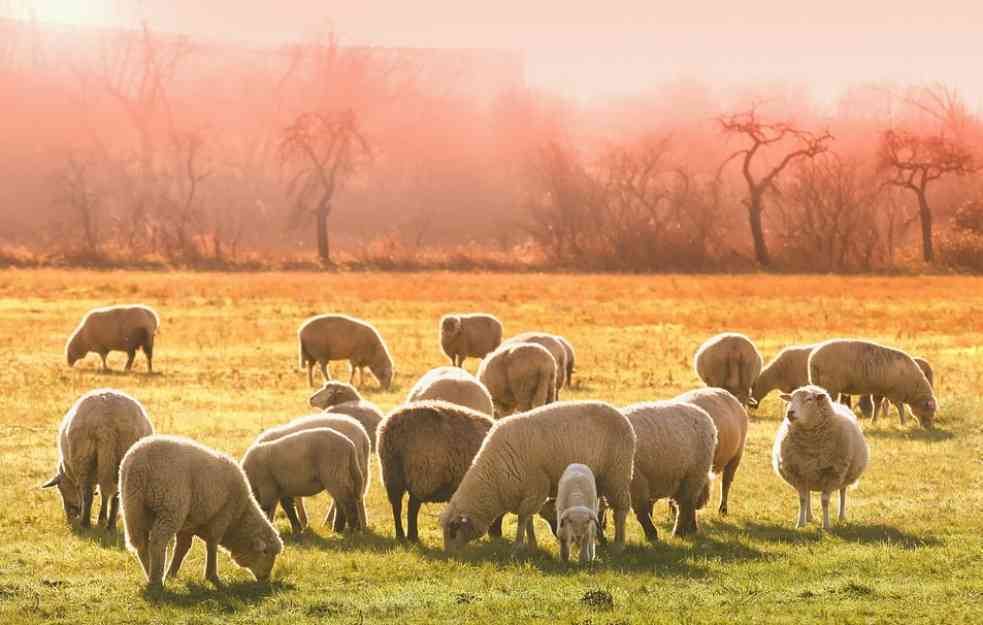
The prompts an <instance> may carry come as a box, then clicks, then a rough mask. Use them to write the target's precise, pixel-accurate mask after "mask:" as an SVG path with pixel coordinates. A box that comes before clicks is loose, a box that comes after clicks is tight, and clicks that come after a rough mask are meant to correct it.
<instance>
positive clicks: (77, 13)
mask: <svg viewBox="0 0 983 625" xmlns="http://www.w3.org/2000/svg"><path fill="white" fill-rule="evenodd" d="M28 6H29V8H30V9H31V10H33V12H34V15H35V16H36V17H37V19H38V20H39V21H41V22H58V23H61V24H71V25H75V26H103V25H105V24H106V23H107V22H108V21H109V17H110V16H109V11H108V7H107V6H106V2H105V1H104V0H33V1H32V2H29V3H28Z"/></svg>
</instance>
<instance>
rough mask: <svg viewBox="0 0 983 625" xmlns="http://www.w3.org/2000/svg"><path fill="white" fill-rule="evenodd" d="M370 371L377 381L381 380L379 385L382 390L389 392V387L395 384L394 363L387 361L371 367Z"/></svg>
mask: <svg viewBox="0 0 983 625" xmlns="http://www.w3.org/2000/svg"><path fill="white" fill-rule="evenodd" d="M369 370H370V371H372V375H374V376H375V379H376V380H379V384H380V385H381V386H382V389H383V390H386V391H388V390H389V387H390V386H392V383H393V366H392V363H391V362H389V361H386V362H383V363H381V364H378V365H374V366H371V367H369Z"/></svg>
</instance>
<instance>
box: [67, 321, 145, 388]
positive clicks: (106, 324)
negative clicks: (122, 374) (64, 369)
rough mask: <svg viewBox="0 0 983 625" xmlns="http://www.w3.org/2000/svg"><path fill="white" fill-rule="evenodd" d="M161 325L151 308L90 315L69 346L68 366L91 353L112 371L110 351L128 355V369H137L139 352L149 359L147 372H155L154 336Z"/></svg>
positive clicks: (69, 340) (76, 331)
mask: <svg viewBox="0 0 983 625" xmlns="http://www.w3.org/2000/svg"><path fill="white" fill-rule="evenodd" d="M159 326H160V318H159V317H158V316H157V313H156V312H154V310H153V309H152V308H150V307H149V306H144V305H142V304H134V305H121V306H106V307H104V308H95V309H93V310H90V311H89V312H88V313H86V315H85V317H83V318H82V321H81V323H79V325H78V327H77V328H75V331H74V332H72V335H71V336H70V337H69V338H68V342H67V343H65V357H66V358H67V360H68V366H69V367H71V366H74V365H75V362H76V361H78V360H79V359H81V358H85V356H86V355H87V354H88V353H89V352H95V353H97V354H99V357H100V358H101V359H102V368H103V370H104V371H105V370H108V369H109V365H107V364H106V356H107V355H108V354H109V352H116V351H122V352H126V370H127V371H129V370H130V369H132V368H133V359H134V358H135V357H136V353H137V350H138V349H143V353H144V355H145V356H146V357H147V371H150V372H153V370H154V364H153V361H154V336H155V335H156V334H157V328H158V327H159Z"/></svg>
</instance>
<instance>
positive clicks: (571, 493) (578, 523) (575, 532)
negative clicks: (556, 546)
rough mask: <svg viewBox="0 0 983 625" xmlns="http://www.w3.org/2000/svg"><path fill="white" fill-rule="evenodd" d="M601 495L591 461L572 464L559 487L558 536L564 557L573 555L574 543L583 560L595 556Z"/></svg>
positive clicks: (561, 553) (566, 558) (557, 492)
mask: <svg viewBox="0 0 983 625" xmlns="http://www.w3.org/2000/svg"><path fill="white" fill-rule="evenodd" d="M597 513H598V498H597V484H596V482H595V480H594V473H593V471H591V470H590V467H588V466H587V465H583V464H579V463H574V464H571V465H570V466H568V467H567V468H566V469H565V470H564V471H563V475H561V476H560V482H559V484H558V485H557V487H556V518H557V530H556V537H557V539H559V541H560V559H561V560H563V561H564V562H567V561H568V560H569V559H570V546H571V545H576V546H577V547H578V549H579V550H580V562H581V563H582V564H583V563H587V562H590V561H592V560H593V559H594V543H595V541H596V539H597V532H598V530H599V529H600V521H599V520H598V518H597Z"/></svg>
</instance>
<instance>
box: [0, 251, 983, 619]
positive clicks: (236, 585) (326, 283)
mask: <svg viewBox="0 0 983 625" xmlns="http://www.w3.org/2000/svg"><path fill="white" fill-rule="evenodd" d="M981 286H983V281H980V280H978V279H971V278H856V279H844V278H828V277H801V276H784V277H767V276H741V277H695V278H694V277H673V276H664V277H616V276H580V277H577V276H556V275H549V276H539V275H515V276H510V275H487V276H486V275H465V274H428V275H415V274H398V275H390V274H336V275H318V274H306V275H305V274H290V275H277V274H253V275H223V274H188V273H165V274H151V273H127V272H113V273H108V272H106V273H101V272H67V271H54V270H41V271H7V272H0V358H2V362H3V363H4V365H5V366H4V371H3V373H2V374H0V497H2V501H3V503H4V505H3V506H2V507H0V623H51V624H56V623H65V624H69V623H70V624H72V625H80V624H98V625H109V624H112V623H199V624H207V623H267V622H268V623H290V624H291V625H301V624H304V623H325V622H327V623H438V622H439V623H444V622H446V623H513V622H522V623H528V622H560V623H593V624H595V625H607V624H615V623H639V624H641V623H719V622H752V621H753V622H759V623H814V622H822V623H826V622H836V623H905V624H906V625H907V624H911V623H973V622H983V421H981V419H980V418H979V414H980V409H981V407H983V400H981V399H980V395H979V392H978V389H980V388H981V382H983V379H981V378H983V367H981V364H983V357H981V356H983V351H981V348H980V347H979V346H980V345H983V324H981V322H980V318H981V313H983V289H981ZM126 301H140V302H145V303H148V304H151V305H153V306H154V307H155V308H157V310H158V311H159V312H160V313H161V317H162V330H161V334H160V336H159V341H158V357H157V361H156V363H155V364H156V366H157V367H158V368H159V370H160V374H159V375H154V376H148V375H146V374H145V373H143V371H142V369H143V367H144V363H143V361H142V360H140V357H138V361H137V369H139V370H140V371H137V372H135V373H132V374H121V373H111V374H101V373H99V372H98V371H97V366H98V358H97V357H96V356H95V355H90V357H89V358H88V359H86V360H85V361H84V362H82V363H80V364H79V365H76V368H75V369H69V368H68V367H67V366H66V364H65V361H64V357H63V346H64V341H65V338H66V337H67V335H68V333H69V332H70V331H71V330H72V329H73V328H74V326H75V324H76V323H77V321H78V319H79V317H80V316H81V315H82V314H83V313H84V311H86V310H87V309H89V308H91V307H94V306H97V305H104V304H108V303H121V302H126ZM453 310H486V311H489V312H492V313H495V314H497V315H498V316H499V317H500V318H501V319H503V321H504V322H505V325H506V334H509V335H510V334H514V333H518V332H520V331H524V330H528V329H544V330H549V331H554V332H557V333H562V334H564V335H565V336H567V337H568V338H570V339H571V340H572V341H573V342H574V344H575V346H576V348H577V352H578V372H577V374H576V375H575V380H576V381H575V386H574V388H573V389H572V391H571V392H568V393H566V394H565V398H568V399H569V398H597V399H604V400H607V401H610V402H612V403H614V404H616V405H624V404H628V403H632V402H635V401H640V400H648V399H660V398H666V397H671V396H672V395H675V394H676V393H678V392H681V391H683V390H686V389H689V388H691V387H693V386H695V385H696V384H697V382H696V379H695V377H694V375H693V373H692V371H691V368H690V359H691V356H692V353H693V351H694V350H695V349H696V347H697V346H698V345H699V343H700V342H701V341H702V340H704V339H705V338H706V337H707V336H709V335H711V334H713V333H716V332H719V331H723V330H740V331H744V332H746V333H748V334H749V335H750V336H751V337H752V338H754V340H755V341H756V342H757V344H758V346H759V348H760V349H761V350H762V352H763V353H764V355H765V357H766V358H770V357H771V356H772V355H774V353H775V352H776V351H777V350H778V349H779V348H780V347H782V346H784V345H787V344H789V343H793V342H804V341H812V340H817V339H821V338H828V337H831V336H864V337H868V338H872V339H875V340H881V341H885V342H888V343H890V344H893V345H897V346H900V347H902V348H904V349H907V350H909V351H910V352H911V353H914V354H918V355H923V356H925V357H927V358H928V359H929V360H930V361H931V362H932V363H933V365H934V367H935V371H936V379H937V384H938V396H939V400H940V403H941V412H940V415H939V430H938V431H936V432H931V433H928V432H924V431H921V430H918V429H917V428H915V427H914V426H912V425H908V426H906V427H902V426H900V425H898V423H897V419H896V417H893V418H892V419H890V420H883V421H880V422H878V423H877V424H875V425H871V424H870V423H865V424H864V428H865V431H866V434H867V437H868V441H869V443H870V447H871V462H870V465H869V467H868V470H867V473H866V474H865V475H864V477H863V479H862V481H861V483H860V485H859V487H858V488H856V489H855V490H852V491H851V492H850V519H849V521H848V522H847V523H845V524H842V525H836V527H835V529H834V530H833V531H832V532H830V533H828V534H827V533H823V532H821V531H820V530H819V529H818V528H817V526H815V525H813V526H811V527H809V528H807V529H802V530H796V529H793V524H794V520H795V515H796V512H797V501H796V496H795V494H794V492H793V491H792V490H791V489H790V488H789V487H788V486H786V485H785V484H784V483H783V482H782V481H781V480H780V479H779V478H778V477H776V476H775V475H774V474H773V473H772V470H771V465H770V452H771V443H772V440H773V437H774V433H775V430H776V429H777V427H778V423H779V421H778V414H779V405H778V400H777V397H776V396H775V395H774V394H773V395H772V396H770V397H769V398H768V400H767V401H766V402H765V405H764V406H763V408H762V409H760V410H759V411H758V412H757V414H756V415H755V418H754V421H753V423H752V425H751V432H750V436H749V440H748V451H747V453H746V454H745V459H744V463H743V465H742V466H741V469H740V470H739V471H738V474H737V479H736V481H735V485H734V488H733V490H732V493H731V503H730V510H731V514H730V516H729V517H727V518H725V519H724V518H721V517H719V516H718V515H717V513H716V511H715V510H716V498H717V488H718V487H716V485H715V489H714V498H713V500H712V501H711V505H710V506H709V507H708V508H707V509H706V510H704V511H702V513H701V523H702V532H701V534H700V535H699V536H697V537H696V538H693V539H691V540H682V539H674V538H671V537H669V536H668V531H669V529H670V526H669V523H668V521H667V518H666V507H665V505H664V504H660V505H659V506H657V508H656V521H657V525H658V527H659V529H660V533H661V534H662V539H661V540H660V542H658V543H656V544H646V543H645V542H644V541H643V539H642V535H641V530H640V528H639V526H638V525H637V523H636V522H635V521H634V519H633V518H630V519H629V547H628V549H627V551H626V552H625V553H624V554H621V555H614V554H611V553H608V552H607V551H605V550H603V549H602V550H600V551H599V561H598V562H596V563H595V564H594V565H593V566H592V567H591V568H589V569H582V568H580V567H578V566H573V565H571V566H565V565H563V564H562V563H560V562H559V561H558V559H557V548H556V544H555V541H554V540H553V538H552V536H551V535H550V533H549V530H548V528H547V527H546V525H545V524H544V523H542V522H541V521H537V523H538V525H537V530H538V535H539V538H540V545H541V550H540V551H539V552H536V553H534V554H530V555H527V556H525V557H520V558H514V557H512V555H511V553H510V548H509V545H508V544H507V543H506V542H503V541H492V540H489V539H487V538H486V539H483V540H481V541H479V542H477V543H473V544H471V545H469V546H468V548H467V549H465V550H464V551H463V552H462V553H461V554H460V555H459V556H457V557H453V558H451V557H447V556H445V554H444V553H443V552H442V550H441V539H440V534H439V532H438V530H437V520H436V516H437V514H438V513H439V511H440V509H441V506H438V505H427V506H425V507H424V509H423V512H422V513H421V521H420V525H421V534H422V543H423V544H422V546H404V545H400V544H398V543H397V542H395V541H394V540H393V530H392V520H391V516H390V512H389V506H388V503H387V502H386V501H385V497H384V494H383V490H382V488H380V486H379V483H378V480H377V476H378V472H377V465H376V464H373V484H372V488H371V490H370V493H369V498H368V502H367V504H368V512H369V523H370V531H369V532H368V533H367V534H365V535H362V536H355V537H344V536H336V535H334V534H332V533H331V532H329V531H328V530H327V529H325V528H323V527H321V526H320V522H319V521H320V519H321V518H323V515H324V512H325V510H326V507H327V497H326V496H323V495H322V496H320V497H318V498H316V499H314V500H311V501H310V502H309V510H310V511H311V518H312V519H316V520H317V522H315V524H314V527H313V529H312V530H309V531H308V532H305V533H304V534H303V535H301V536H299V537H297V536H292V535H291V533H290V529H289V524H288V523H287V522H286V520H285V519H283V518H282V517H279V518H278V519H277V522H276V524H277V527H278V528H279V529H280V530H281V532H283V536H284V541H285V544H286V548H285V551H284V553H283V554H282V556H281V557H280V559H279V560H278V561H277V565H276V567H275V568H274V571H273V582H272V583H271V584H268V585H267V584H258V583H255V582H253V581H251V577H250V576H249V574H248V572H246V571H244V570H241V569H238V568H237V567H236V566H235V565H234V564H233V563H232V561H231V559H230V558H228V556H227V555H224V554H222V555H220V558H219V574H220V575H221V576H222V577H223V579H225V580H226V581H227V582H228V583H229V586H228V588H227V589H226V590H223V591H219V590H215V589H213V588H212V587H211V586H210V585H209V584H207V583H206V582H205V581H204V577H203V574H202V568H203V565H204V546H203V545H202V544H201V543H196V544H195V546H194V547H193V548H192V551H191V553H190V554H189V556H188V559H187V560H186V562H185V564H184V567H183V569H182V573H181V575H180V577H179V578H177V579H174V580H168V582H167V590H166V592H165V594H164V595H163V596H162V597H160V598H151V597H149V596H147V595H145V593H144V584H145V580H144V578H143V574H142V572H141V570H140V566H139V564H138V562H137V560H136V559H135V557H133V555H132V554H130V553H128V552H127V551H126V550H125V548H124V545H123V539H122V532H121V531H120V532H119V533H117V534H115V535H106V534H105V533H104V532H103V531H101V530H91V531H73V530H72V529H71V528H69V527H68V526H67V525H66V523H65V519H64V514H63V513H62V511H61V503H60V501H59V500H58V497H57V495H56V494H55V493H54V492H52V491H41V490H39V489H38V488H37V485H38V484H40V483H41V482H43V481H44V479H45V478H47V477H48V476H49V475H50V473H51V472H52V470H53V469H54V466H55V460H56V457H57V451H56V445H55V439H56V432H57V427H58V423H59V421H60V420H61V418H62V415H63V414H64V412H65V410H66V409H67V408H68V407H69V406H70V405H71V403H72V402H73V401H74V400H75V399H76V398H77V397H78V395H79V394H81V393H82V392H84V391H86V390H89V389H91V388H94V387H99V386H113V387H117V388H120V389H123V390H126V391H127V392H130V393H132V394H133V395H134V396H136V397H138V398H139V399H140V400H141V401H142V402H143V403H144V405H145V406H146V407H147V409H148V411H149V412H150V414H151V418H152V420H153V421H154V423H155V425H156V427H157V429H158V431H160V432H166V433H175V434H181V435H186V436H191V437H194V438H196V439H198V440H200V441H202V442H203V443H205V444H208V445H211V446H214V447H216V448H219V449H222V450H225V451H227V452H229V453H231V454H233V455H235V456H237V457H238V456H241V454H242V452H243V451H244V450H245V449H246V447H247V446H248V444H249V443H250V441H251V440H252V439H253V438H254V437H255V435H256V434H257V433H258V432H260V431H261V430H262V429H263V428H265V427H269V426H271V425H274V424H278V423H281V422H283V421H286V420H288V419H290V418H292V417H295V416H299V415H302V414H307V413H308V412H309V409H308V407H307V397H308V395H309V394H310V390H309V389H308V388H307V385H306V376H305V374H304V373H303V372H301V371H299V370H297V369H296V361H297V357H296V338H295V337H296V334H295V333H296V328H297V326H298V324H299V323H300V322H301V321H302V320H303V319H304V318H306V317H307V316H308V315H311V314H315V313H319V312H329V311H342V312H347V313H350V314H353V315H356V316H359V317H363V318H366V319H370V320H372V321H373V322H375V323H376V324H377V325H378V327H379V328H380V330H381V331H382V333H383V335H384V336H385V337H386V339H387V341H388V343H389V345H390V348H391V349H392V351H393V352H394V355H395V358H396V361H397V376H396V380H395V383H394V388H393V389H392V390H391V391H390V392H386V393H382V392H379V391H378V389H377V387H376V386H375V385H374V383H373V384H372V385H370V386H369V387H368V388H367V389H366V394H367V396H368V398H369V399H371V400H373V401H376V402H377V403H379V404H380V405H381V406H382V407H383V408H385V409H390V408H392V407H393V406H395V405H396V404H397V403H398V402H399V400H400V398H401V397H402V396H404V395H405V393H406V391H407V390H408V389H409V387H410V386H411V385H412V383H413V381H414V380H415V379H416V378H417V377H418V376H419V375H421V374H422V373H423V372H425V371H426V370H427V369H428V368H430V367H432V366H437V365H440V364H444V363H445V360H444V359H443V357H442V356H441V354H440V352H439V348H438V345H437V341H436V323H437V318H438V317H439V316H440V315H441V314H443V313H445V312H450V311H453ZM123 358H124V357H123V355H122V354H114V355H113V356H112V357H111V364H112V365H113V366H115V367H116V368H120V367H121V365H122V362H123ZM468 366H469V368H470V369H471V370H474V368H475V366H476V363H475V361H473V360H472V361H469V363H468ZM344 369H345V367H343V366H341V365H339V364H336V365H335V371H336V373H338V374H341V373H342V371H343V370H344ZM817 505H818V500H817V501H814V507H815V506H817ZM509 521H511V522H512V523H514V517H510V518H509V519H508V520H507V523H506V532H507V533H510V534H511V533H512V532H514V525H510V524H509ZM590 591H602V592H604V593H609V594H610V598H611V606H610V607H608V606H607V604H606V601H605V600H603V599H604V598H606V596H605V595H603V594H594V595H590V597H595V596H599V597H601V598H602V600H601V601H594V602H584V601H582V600H583V599H584V598H585V595H587V593H589V592H590Z"/></svg>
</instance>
